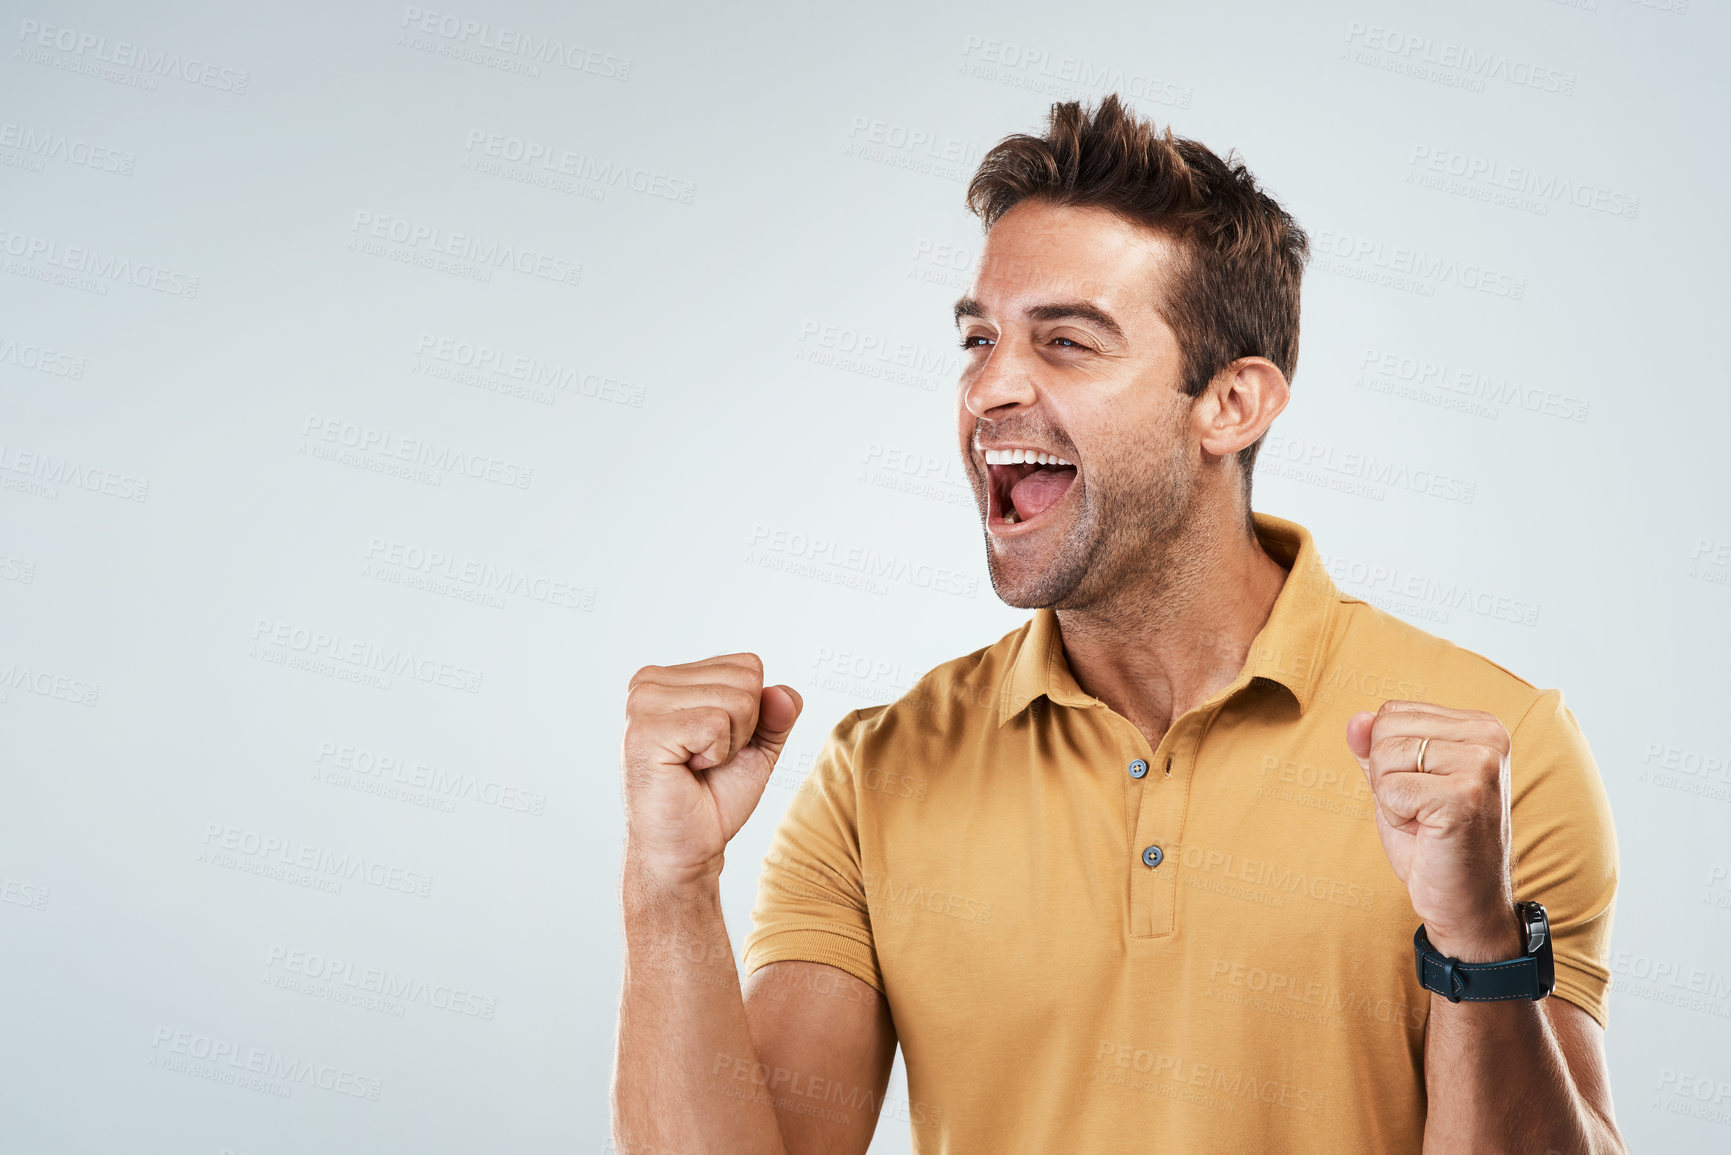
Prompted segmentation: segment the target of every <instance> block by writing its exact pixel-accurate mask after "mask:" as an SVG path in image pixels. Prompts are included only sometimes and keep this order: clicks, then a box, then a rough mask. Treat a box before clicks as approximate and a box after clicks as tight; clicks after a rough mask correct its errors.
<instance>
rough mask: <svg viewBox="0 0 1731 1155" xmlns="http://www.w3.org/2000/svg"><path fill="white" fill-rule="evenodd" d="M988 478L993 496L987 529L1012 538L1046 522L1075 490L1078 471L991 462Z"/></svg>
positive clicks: (1050, 464) (1031, 463)
mask: <svg viewBox="0 0 1731 1155" xmlns="http://www.w3.org/2000/svg"><path fill="white" fill-rule="evenodd" d="M1012 454H1014V451H1012ZM993 456H997V454H996V453H994V454H993ZM1027 456H1033V455H1032V454H1028V455H1027ZM986 476H987V480H988V482H989V484H988V485H987V491H988V493H989V494H990V502H989V508H988V509H987V511H986V522H987V526H988V528H989V529H990V530H991V531H992V532H993V533H997V534H1012V533H1019V532H1021V530H1022V527H1023V526H1031V525H1035V524H1037V523H1039V522H1042V521H1045V520H1046V519H1047V517H1048V515H1049V514H1050V513H1051V511H1052V510H1053V509H1055V508H1056V507H1057V506H1058V505H1059V504H1061V503H1062V502H1063V500H1064V498H1065V496H1066V495H1067V494H1068V493H1069V492H1070V490H1071V489H1072V488H1073V487H1074V486H1075V483H1076V476H1077V470H1076V467H1075V466H1074V465H1069V464H1063V465H1059V464H1056V463H1053V462H1047V463H1043V464H1042V463H1040V462H1036V461H1019V462H1014V463H1012V464H1008V465H997V464H992V463H991V462H989V461H988V463H987V465H986Z"/></svg>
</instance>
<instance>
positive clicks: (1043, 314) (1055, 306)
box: [955, 297, 1124, 341]
mask: <svg viewBox="0 0 1731 1155" xmlns="http://www.w3.org/2000/svg"><path fill="white" fill-rule="evenodd" d="M985 315H986V310H985V307H984V306H982V305H981V304H980V303H979V302H978V301H976V300H975V299H974V298H972V297H963V298H962V299H961V300H959V301H957V302H956V309H955V321H956V324H958V325H960V324H961V323H962V318H963V317H984V316H985ZM1022 316H1024V317H1026V318H1027V319H1028V320H1030V321H1063V320H1069V319H1072V318H1073V319H1076V320H1081V321H1087V322H1089V323H1091V324H1093V325H1097V326H1098V327H1099V328H1101V329H1103V330H1104V331H1106V332H1107V333H1110V334H1111V335H1112V337H1113V339H1115V340H1118V341H1122V340H1124V330H1123V328H1122V327H1121V326H1120V325H1119V324H1118V322H1116V321H1114V320H1113V319H1112V314H1110V313H1108V312H1107V311H1106V310H1104V309H1102V308H1100V307H1099V306H1098V305H1095V304H1092V303H1090V302H1088V301H1052V302H1050V303H1048V304H1044V305H1029V306H1028V307H1027V308H1026V309H1023V310H1022Z"/></svg>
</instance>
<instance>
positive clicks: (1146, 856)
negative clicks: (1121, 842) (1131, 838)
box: [1142, 846, 1166, 866]
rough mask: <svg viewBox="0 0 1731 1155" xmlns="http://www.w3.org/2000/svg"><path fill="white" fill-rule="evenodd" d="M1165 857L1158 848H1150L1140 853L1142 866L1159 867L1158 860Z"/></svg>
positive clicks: (1164, 853) (1162, 851)
mask: <svg viewBox="0 0 1731 1155" xmlns="http://www.w3.org/2000/svg"><path fill="white" fill-rule="evenodd" d="M1165 857H1166V852H1165V851H1164V850H1161V849H1160V848H1159V847H1158V846H1150V847H1149V848H1148V849H1146V850H1144V851H1143V852H1142V865H1144V866H1159V865H1160V860H1161V859H1163V858H1165Z"/></svg>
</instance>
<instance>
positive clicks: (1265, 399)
mask: <svg viewBox="0 0 1731 1155" xmlns="http://www.w3.org/2000/svg"><path fill="white" fill-rule="evenodd" d="M1291 399H1292V388H1291V386H1289V385H1288V384H1287V382H1286V374H1284V373H1282V372H1281V371H1280V367H1279V366H1278V365H1276V364H1275V363H1274V362H1273V361H1270V360H1269V359H1268V358H1266V357H1240V358H1239V359H1238V360H1236V361H1234V362H1233V363H1232V364H1230V365H1228V366H1227V367H1226V368H1225V369H1222V370H1221V371H1220V372H1219V373H1217V374H1215V376H1214V380H1212V381H1210V382H1209V383H1208V388H1206V389H1204V390H1203V391H1202V395H1201V396H1199V397H1197V398H1196V401H1195V404H1194V405H1192V407H1191V411H1190V420H1191V423H1192V427H1193V428H1194V429H1195V432H1196V437H1197V440H1198V442H1200V443H1201V446H1202V449H1203V451H1204V452H1205V453H1207V454H1209V455H1210V456H1211V457H1216V458H1226V457H1231V456H1232V455H1233V454H1235V453H1237V452H1238V451H1239V450H1240V449H1243V448H1244V447H1245V446H1247V445H1250V444H1252V443H1253V442H1255V440H1256V439H1257V438H1258V437H1261V436H1262V435H1263V433H1265V432H1266V431H1267V429H1268V427H1269V426H1270V425H1272V424H1273V423H1274V419H1275V418H1276V417H1278V416H1280V411H1281V410H1282V409H1285V408H1286V403H1287V402H1288V401H1290V400H1291Z"/></svg>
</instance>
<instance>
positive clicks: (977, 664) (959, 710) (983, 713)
mask: <svg viewBox="0 0 1731 1155" xmlns="http://www.w3.org/2000/svg"><path fill="white" fill-rule="evenodd" d="M1031 624H1032V620H1031V619H1030V620H1029V621H1027V622H1024V623H1022V624H1021V625H1020V626H1017V627H1016V628H1015V629H1013V630H1011V631H1009V632H1008V633H1006V634H1004V635H1003V636H1002V637H1001V638H999V639H998V640H997V641H995V642H993V643H991V644H990V645H985V646H981V647H980V648H979V649H977V650H974V651H972V652H970V653H966V654H962V655H959V656H957V657H954V658H949V659H947V660H945V661H943V662H940V663H939V664H938V665H936V666H933V667H931V668H930V669H929V670H927V671H926V672H925V673H924V674H922V675H921V676H920V677H919V678H918V679H917V680H916V681H915V682H914V684H913V685H911V686H909V687H908V688H907V690H906V691H905V692H904V693H903V694H902V695H901V696H900V697H898V698H896V699H895V700H893V701H890V702H884V703H881V704H878V705H872V706H862V707H861V708H859V709H857V710H853V711H851V712H850V713H848V714H847V715H846V716H845V717H843V718H842V720H841V721H840V722H839V723H837V725H836V727H835V731H834V732H833V733H832V739H833V740H837V741H841V742H844V743H846V744H847V745H849V746H850V747H851V748H852V752H855V753H858V752H861V751H874V750H875V751H881V750H884V749H886V748H888V747H896V748H898V749H911V748H912V747H915V746H919V745H929V744H944V743H950V742H954V741H955V740H956V739H957V737H958V736H959V735H961V734H964V733H978V732H979V730H980V728H981V727H982V726H984V725H987V724H993V723H996V721H997V718H998V707H999V703H1000V700H1001V698H1002V695H1003V693H1004V687H1005V679H1006V678H1008V676H1009V672H1010V667H1011V663H1012V662H1013V661H1014V660H1015V657H1016V655H1017V654H1018V653H1019V652H1020V649H1021V646H1022V643H1023V642H1024V641H1025V640H1026V637H1027V634H1028V631H1029V628H1030V626H1031Z"/></svg>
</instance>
